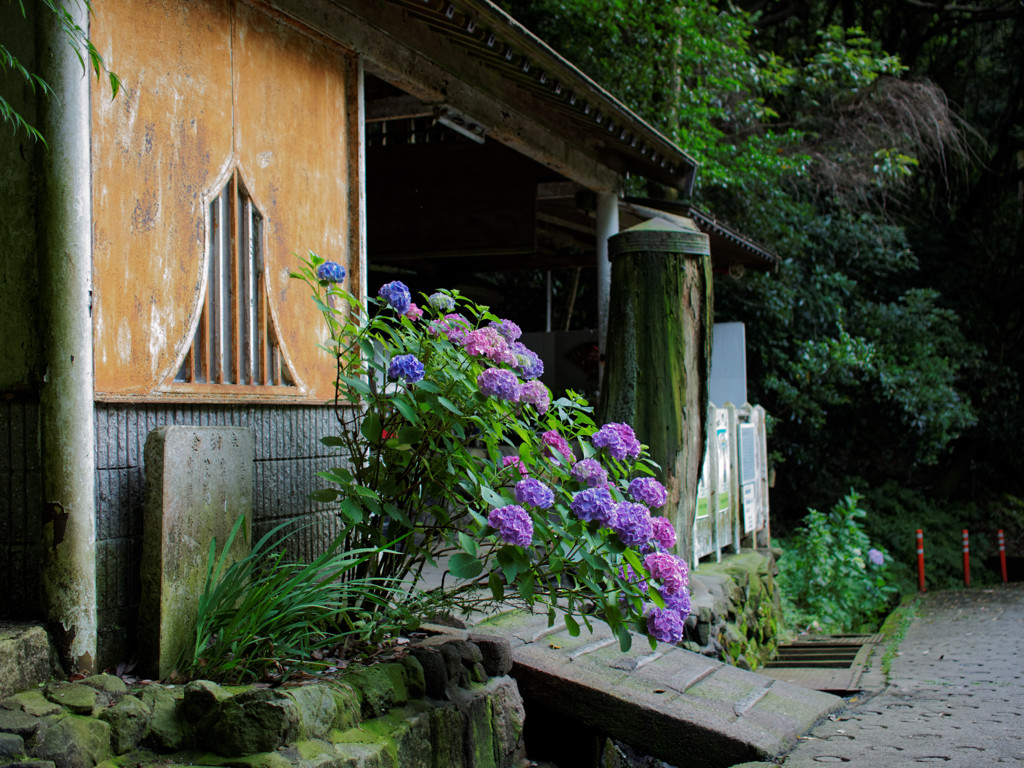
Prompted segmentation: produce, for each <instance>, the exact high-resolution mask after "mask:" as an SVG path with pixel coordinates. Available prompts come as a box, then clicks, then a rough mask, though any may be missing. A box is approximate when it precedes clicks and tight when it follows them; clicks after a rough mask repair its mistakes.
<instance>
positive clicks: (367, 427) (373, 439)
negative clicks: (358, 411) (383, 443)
mask: <svg viewBox="0 0 1024 768" xmlns="http://www.w3.org/2000/svg"><path fill="white" fill-rule="evenodd" d="M382 431H383V428H382V425H381V422H380V416H379V415H378V414H377V412H376V411H370V412H369V413H367V414H366V418H365V419H363V423H362V424H361V425H360V427H359V433H360V434H361V435H362V436H363V437H365V438H366V439H367V440H368V441H369V442H370V443H373V444H374V445H376V444H377V443H378V442H379V441H380V438H381V432H382Z"/></svg>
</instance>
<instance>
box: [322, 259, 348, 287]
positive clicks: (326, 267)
mask: <svg viewBox="0 0 1024 768" xmlns="http://www.w3.org/2000/svg"><path fill="white" fill-rule="evenodd" d="M316 279H317V280H319V281H320V282H321V283H340V282H341V281H342V280H344V279H345V268H344V267H343V266H341V264H339V263H338V262H336V261H325V262H324V263H323V264H321V265H320V266H319V267H317V268H316Z"/></svg>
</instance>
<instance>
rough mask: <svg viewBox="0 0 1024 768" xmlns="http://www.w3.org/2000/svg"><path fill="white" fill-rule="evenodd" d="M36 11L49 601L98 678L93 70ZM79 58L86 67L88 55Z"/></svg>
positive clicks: (73, 661) (58, 633) (64, 646)
mask: <svg viewBox="0 0 1024 768" xmlns="http://www.w3.org/2000/svg"><path fill="white" fill-rule="evenodd" d="M63 9H64V11H65V12H66V13H68V14H70V15H71V17H72V19H73V20H74V23H76V24H77V25H78V26H80V27H81V28H82V29H88V28H89V12H88V9H87V8H86V6H85V5H84V3H81V2H71V3H65V4H64V5H63ZM37 12H38V14H39V17H38V18H39V36H38V38H37V39H38V41H39V45H38V48H37V54H38V58H37V61H38V62H39V67H40V69H41V71H42V74H43V78H44V79H45V80H46V82H48V83H49V84H50V85H51V86H52V87H53V91H54V92H53V94H52V95H51V96H50V97H49V98H48V99H46V100H45V105H44V109H43V115H44V117H43V121H42V126H43V134H44V136H45V137H46V141H47V147H46V149H45V150H44V151H43V152H42V153H41V154H42V165H43V174H42V176H43V183H44V185H45V188H44V192H43V195H44V199H45V201H46V202H45V205H44V206H43V213H42V215H43V217H44V219H43V226H42V232H43V244H42V249H41V253H40V265H39V274H40V288H41V291H40V298H39V303H40V307H41V315H42V320H43V323H42V326H43V331H42V338H43V358H44V363H45V374H44V376H43V384H42V389H41V393H40V421H41V424H40V430H41V434H42V462H43V503H44V508H43V526H42V535H43V554H42V589H43V601H44V609H45V612H46V618H47V620H48V621H49V624H50V630H51V633H52V635H53V638H54V641H55V642H56V644H57V650H58V652H59V653H60V656H61V660H62V662H63V663H64V664H65V666H67V667H69V668H70V669H69V671H82V672H94V671H95V669H96V652H97V621H96V600H97V596H96V497H95V475H96V458H95V457H96V453H95V438H94V432H93V419H94V411H93V359H92V352H93V350H92V302H91V296H92V186H91V183H90V178H91V174H90V164H89V163H90V161H89V86H90V76H91V70H88V71H87V70H86V67H83V65H82V63H81V62H80V60H79V56H78V55H76V52H75V50H74V49H73V48H72V47H71V45H70V44H69V40H68V38H67V35H66V33H65V31H64V28H63V26H62V24H61V20H60V18H59V17H58V16H57V15H56V14H54V13H51V12H50V11H48V10H45V9H44V8H43V6H42V5H41V4H40V5H39V6H38V9H37ZM79 54H80V55H81V57H82V58H83V59H84V61H85V62H86V64H88V61H89V57H88V55H87V54H86V53H85V51H79ZM126 266H127V267H128V268H130V266H131V265H126Z"/></svg>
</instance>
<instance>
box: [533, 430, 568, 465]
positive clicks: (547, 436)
mask: <svg viewBox="0 0 1024 768" xmlns="http://www.w3.org/2000/svg"><path fill="white" fill-rule="evenodd" d="M540 439H541V440H542V441H543V443H544V444H545V445H547V446H550V448H554V449H555V451H558V453H560V454H562V456H563V457H564V458H565V459H566V461H568V462H569V463H572V461H573V459H574V458H575V456H573V454H572V448H570V447H569V443H568V442H567V441H566V439H565V438H564V437H562V436H561V435H560V434H558V433H557V432H555V430H553V429H549V430H548V431H547V432H545V433H544V434H542V435H541V436H540ZM550 448H546V449H545V450H544V455H545V456H551V457H552V458H554V459H555V460H556V461H557V460H558V457H557V456H555V454H554V453H553V452H552V451H551V450H550Z"/></svg>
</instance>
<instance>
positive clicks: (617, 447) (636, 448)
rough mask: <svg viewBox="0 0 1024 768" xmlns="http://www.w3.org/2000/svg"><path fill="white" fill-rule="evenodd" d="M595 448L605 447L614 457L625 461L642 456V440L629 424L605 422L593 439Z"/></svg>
mask: <svg viewBox="0 0 1024 768" xmlns="http://www.w3.org/2000/svg"><path fill="white" fill-rule="evenodd" d="M591 442H593V444H594V447H595V448H598V449H600V448H605V449H607V451H608V453H610V454H611V455H612V457H613V458H616V459H618V460H619V461H623V460H624V459H626V458H627V457H628V458H630V459H633V460H636V459H637V458H638V457H639V456H640V441H639V440H637V439H636V434H634V432H633V428H632V427H631V426H629V424H615V423H613V424H605V425H604V426H603V427H601V428H600V429H599V430H598V431H597V434H595V435H594V437H593V438H592V439H591Z"/></svg>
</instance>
